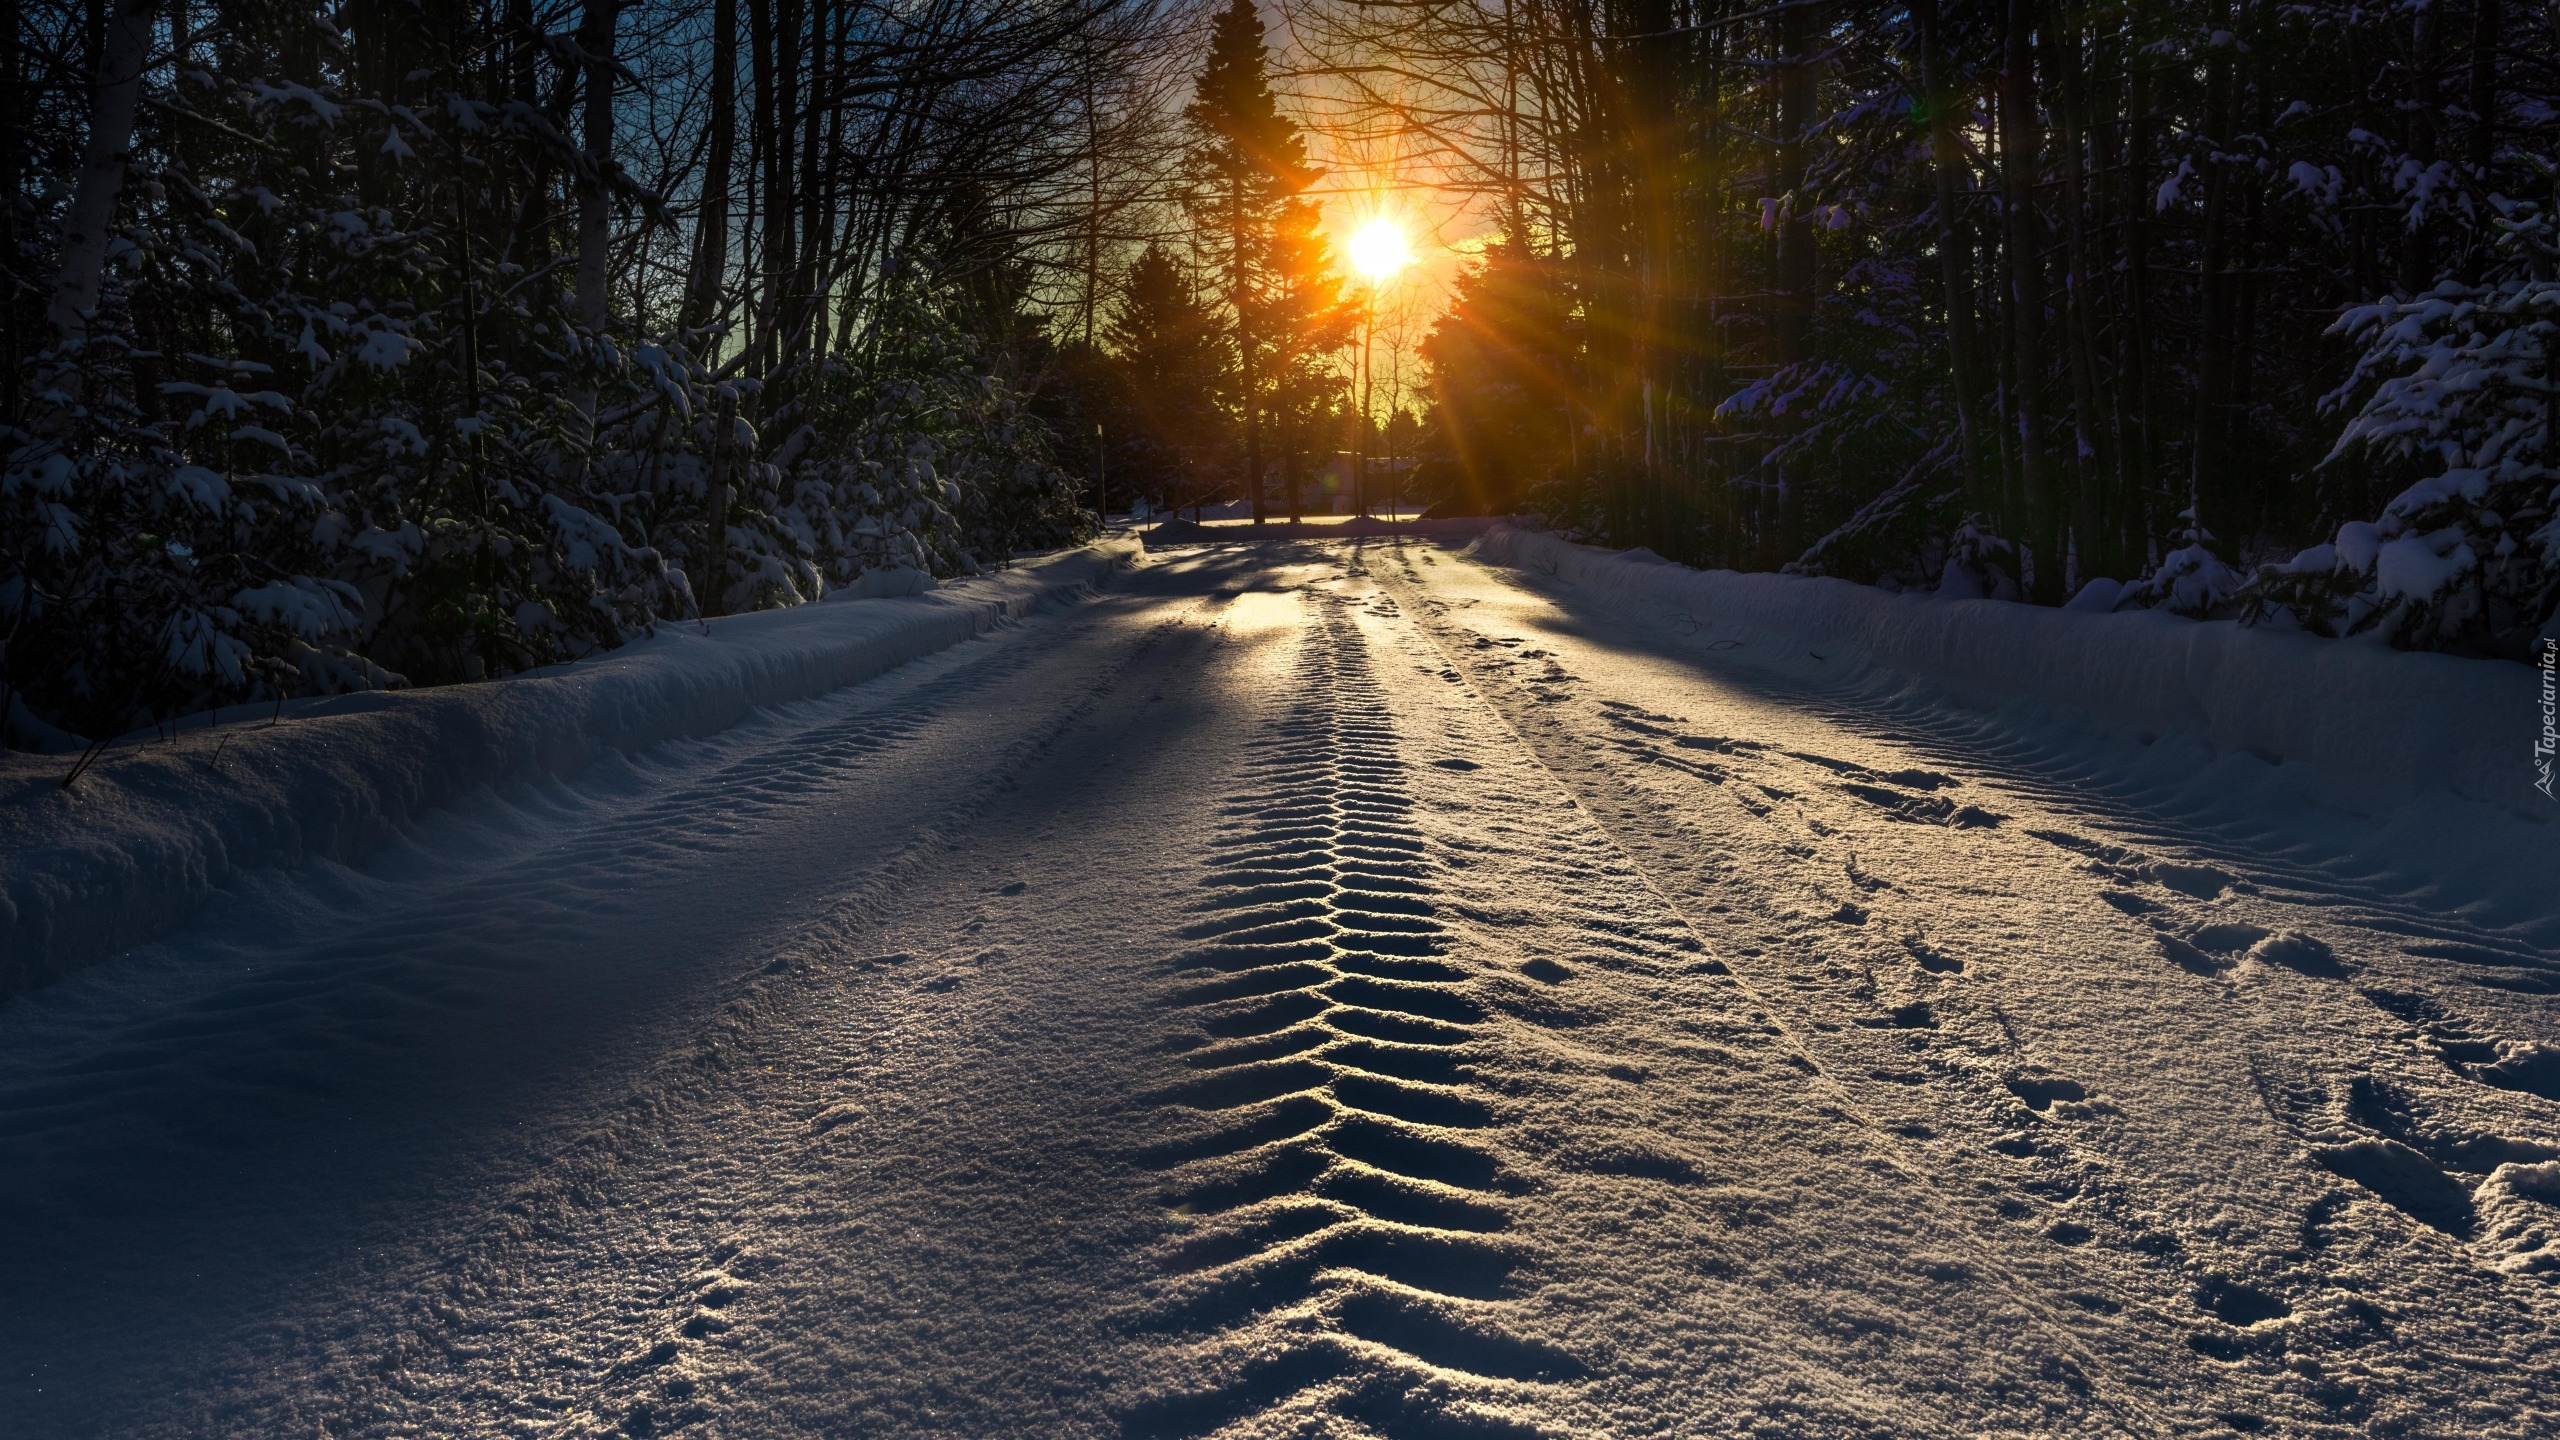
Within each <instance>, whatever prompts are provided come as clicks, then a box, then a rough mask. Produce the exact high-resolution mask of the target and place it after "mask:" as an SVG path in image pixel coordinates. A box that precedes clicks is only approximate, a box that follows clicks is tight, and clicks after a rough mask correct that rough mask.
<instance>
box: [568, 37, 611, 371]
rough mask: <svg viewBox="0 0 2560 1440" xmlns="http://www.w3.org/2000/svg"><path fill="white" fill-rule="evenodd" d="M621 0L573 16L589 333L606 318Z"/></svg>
mask: <svg viewBox="0 0 2560 1440" xmlns="http://www.w3.org/2000/svg"><path fill="white" fill-rule="evenodd" d="M621 18H622V0H587V8H586V12H585V14H584V15H583V16H582V17H581V18H580V19H579V22H578V48H579V49H580V50H581V51H584V52H585V54H586V85H587V92H586V107H585V110H586V116H585V118H586V174H585V175H584V176H583V177H582V178H581V180H580V182H579V186H578V323H579V324H580V325H583V326H585V327H586V328H587V330H588V332H589V333H591V334H592V333H595V332H598V331H601V330H602V329H603V328H604V322H605V281H606V278H607V265H606V262H607V261H608V260H609V259H610V258H611V257H610V255H609V253H608V247H609V246H610V245H611V243H612V240H613V195H612V188H611V185H610V179H611V176H612V172H613V80H614V74H613V32H614V27H615V26H616V24H618V23H619V22H620V20H621Z"/></svg>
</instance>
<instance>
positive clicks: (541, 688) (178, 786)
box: [0, 540, 1138, 999]
mask: <svg viewBox="0 0 2560 1440" xmlns="http://www.w3.org/2000/svg"><path fill="white" fill-rule="evenodd" d="M1137 552H1138V547H1137V545H1136V543H1135V542H1133V541H1126V540H1114V541H1107V542H1104V543H1102V544H1098V545H1092V546H1087V547H1085V548H1083V549H1079V550H1072V551H1067V552H1064V553H1061V554H1058V555H1053V556H1049V557H1046V558H1044V559H1040V560H1035V561H1030V562H1027V563H1024V564H1021V565H1018V566H1016V567H1014V568H1013V569H1011V570H1008V571H1004V572H1002V573H998V574H992V575H986V576H981V577H979V578H977V579H973V580H967V581H962V582H959V583H957V584H954V585H952V586H950V587H948V588H945V589H940V590H934V591H931V592H928V593H916V590H917V586H916V585H915V584H910V583H897V584H882V585H878V586H874V587H869V589H870V590H871V591H872V592H873V593H875V594H878V595H879V596H880V597H881V598H848V599H840V600H830V601H824V602H820V603H817V604H810V605H798V606H792V607H790V608H787V609H780V610H767V611H760V612H757V613H754V614H748V615H736V616H729V617H724V618H722V619H717V620H713V621H710V622H708V623H707V624H692V625H671V626H666V627H662V628H661V630H660V631H659V633H658V634H656V635H654V636H652V637H650V638H648V639H645V640H642V641H640V642H638V643H635V644H632V645H629V646H626V647H624V648H622V649H620V650H616V651H613V652H611V653H609V654H606V655H603V656H601V657H598V658H596V659H593V660H586V661H580V662H577V663H575V664H569V665H559V666H553V667H551V668H549V669H546V670H538V671H534V672H532V673H529V674H526V675H522V676H518V677H516V678H513V679H508V680H498V681H492V682H490V683H487V684H481V685H458V686H448V687H443V688H438V689H432V690H414V691H409V690H400V691H373V692H367V693H362V694H354V695H340V696H333V697H330V698H328V699H324V700H316V701H309V702H304V703H301V704H297V705H293V706H290V707H288V708H287V709H286V711H285V715H286V717H287V718H285V720H284V721H283V723H281V724H272V725H271V724H269V723H267V722H266V721H265V719H264V718H263V717H261V718H260V719H259V720H257V721H255V722H251V723H246V724H242V725H239V726H236V727H214V728H210V729H206V730H200V731H196V732H194V733H192V734H189V735H186V736H185V737H184V738H182V739H180V740H179V741H177V742H175V743H171V744H162V745H154V746H150V747H148V748H144V749H139V750H133V751H121V752H111V753H110V754H109V756H108V758H107V760H106V762H105V763H103V764H101V765H99V766H97V767H96V768H95V769H93V770H91V771H90V772H89V773H88V774H87V775H85V776H83V777H82V778H81V780H80V783H79V785H78V786H77V787H76V788H74V789H71V790H67V791H66V790H64V789H62V788H61V784H60V781H61V776H62V772H63V769H64V767H65V765H66V763H67V762H66V761H65V760H64V759H63V758H62V757H58V756H56V757H36V756H24V755H19V756H10V757H7V759H6V760H5V761H0V999H5V998H6V997H8V996H10V995H15V994H19V993H22V992H24V991H27V990H30V989H33V988H35V987H36V986H39V985H42V984H44V983H46V982H47V981H50V980H52V979H55V978H57V977H59V976H61V975H63V974H65V973H67V972H69V971H71V970H75V969H77V968H79V967H81V966H83V965H87V964H89V963H92V962H94V961H96V960H99V959H102V958H104V957H106V956H108V955H111V954H114V953H115V952H116V951H118V950H121V949H124V948H125V947H127V946H131V945H135V944H138V943H140V942H142V941H145V940H149V939H151V938H153V937H155V936H158V935H161V934H165V933H166V932H168V931H169V930H171V929H173V928H175V927H176V926H177V925H179V924H180V923H182V922H183V921H185V920H186V918H187V917H188V916H190V915H192V914H193V913H194V912H195V910H196V908H197V907H198V906H199V905H201V904H203V902H204V901H205V899H206V897H207V896H209V895H210V894H211V893H212V892H213V891H214V890H215V889H217V888H218V887H220V886H222V885H223V884H225V883H226V882H227V881H229V880H230V879H231V878H232V877H233V876H235V875H237V874H240V873H241V872H243V871H246V870H251V869H256V868H259V867H266V866H291V865H298V864H301V863H303V862H304V861H308V860H336V861H343V862H352V861H356V860H360V859H362V858H363V857H364V856H365V855H366V854H368V853H370V852H371V851H373V850H374V849H375V848H377V847H378V846H380V845H381V844H382V843H384V842H385V841H386V840H389V839H390V838H391V837H393V836H394V835H396V834H397V833H398V832H399V831H400V830H401V829H402V828H403V827H404V826H407V825H409V824H410V823H412V822H413V821H415V820H416V819H418V818H419V817H420V816H422V815H424V814H426V813H427V812H429V811H431V810H435V809H437V808H439V807H441V806H446V805H450V804H452V803H453V802H455V801H456V800H458V799H460V798H462V797H463V796H465V795H467V794H469V793H470V792H471V791H473V790H475V789H477V788H479V787H481V786H484V785H490V784H493V783H498V782H501V781H504V780H506V779H507V778H509V777H511V776H526V775H552V776H564V775H570V774H574V773H576V772H577V771H579V770H582V769H584V768H585V767H586V766H588V765H589V764H591V763H593V762H594V761H596V760H597V759H600V758H602V757H603V756H605V755H607V754H610V753H613V752H617V751H619V752H630V751H636V750H640V749H643V748H646V747H648V746H650V745H654V744H658V743H660V742H663V741H668V740H675V739H682V738H687V737H693V736H700V735H707V734H711V733H713V732H716V731H718V730H721V729H723V728H725V727H727V726H729V725H732V724H735V723H736V722H737V721H738V720H739V719H740V718H742V717H743V716H745V715H746V714H747V713H748V712H749V711H750V710H753V709H756V708H758V707H762V706H768V705H778V704H785V703H788V702H790V701H794V700H803V699H807V698H810V697H812V696H815V695H820V694H824V693H826V692H827V691H830V690H834V689H837V688H839V687H841V686H845V685H851V684H855V683H857V682H859V681H862V680H866V679H869V678H870V677H872V676H874V675H877V674H880V673H881V672H883V671H886V670H889V669H892V668H894V667H896V666H899V665H902V664H905V663H906V662H908V661H910V660H914V659H917V658H919V657H922V656H924V655H928V654H931V653H933V652H934V651H937V650H941V649H944V648H946V647H948V646H951V645H955V644H958V643H959V642H961V641H963V640H966V639H969V638H970V637H971V636H974V635H977V634H979V633H981V632H983V631H985V630H988V629H990V628H992V627H994V626H996V625H998V624H1000V623H1002V622H1003V621H1005V620H1007V619H1011V618H1016V617H1019V616H1022V615H1025V614H1027V613H1029V612H1030V611H1032V610H1033V609H1035V608H1037V607H1038V606H1040V605H1041V604H1043V603H1045V602H1050V601H1054V600H1059V599H1064V598H1068V597H1071V596H1073V595H1076V594H1080V593H1084V592H1086V591H1088V590H1089V589H1090V588H1092V587H1095V586H1099V585H1101V584H1103V583H1105V582H1107V581H1108V579H1109V578H1110V576H1111V575H1112V573H1113V572H1114V571H1116V570H1118V569H1119V568H1121V567H1123V566H1125V565H1127V564H1129V563H1130V562H1131V561H1132V560H1133V559H1134V558H1135V556H1136V554H1137ZM890 578H892V579H909V580H912V579H920V577H912V576H901V577H890ZM926 583H929V582H926ZM861 588H863V587H857V590H860V589H861Z"/></svg>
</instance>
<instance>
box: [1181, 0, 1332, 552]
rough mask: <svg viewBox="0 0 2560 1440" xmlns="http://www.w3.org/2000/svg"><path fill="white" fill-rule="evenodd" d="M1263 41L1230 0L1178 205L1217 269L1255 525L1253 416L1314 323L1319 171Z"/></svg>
mask: <svg viewBox="0 0 2560 1440" xmlns="http://www.w3.org/2000/svg"><path fill="white" fill-rule="evenodd" d="M1262 41H1263V30H1262V16H1261V14H1260V13H1259V12H1258V11H1257V10H1256V9H1255V8H1254V0H1230V3H1229V4H1228V6H1227V8H1226V9H1224V10H1222V11H1220V12H1219V13H1218V17H1217V21H1216V24H1215V26H1214V28H1213V30H1212V32H1211V36H1210V42H1209V63H1208V65H1207V67H1206V68H1205V69H1203V70H1202V71H1201V72H1200V80H1199V84H1198V86H1197V87H1196V89H1195V91H1194V99H1193V100H1192V103H1191V105H1190V107H1189V108H1188V109H1186V110H1185V111H1184V112H1183V115H1184V118H1185V119H1186V120H1187V121H1188V122H1189V124H1190V127H1191V132H1192V137H1193V143H1192V148H1191V154H1190V156H1189V160H1190V166H1189V168H1190V174H1191V190H1190V194H1189V196H1188V197H1187V201H1186V204H1187V207H1188V208H1189V210H1190V212H1191V217H1192V220H1193V223H1194V224H1195V225H1196V226H1197V227H1198V229H1199V231H1200V234H1201V237H1202V239H1203V241H1204V242H1205V244H1206V247H1207V249H1208V250H1209V252H1210V254H1211V256H1212V257H1213V259H1214V262H1215V264H1216V267H1217V269H1218V271H1219V274H1220V279H1221V282H1222V284H1223V287H1224V290H1225V294H1224V295H1223V297H1222V298H1223V299H1224V301H1225V302H1226V306H1227V309H1228V321H1229V324H1230V325H1232V326H1233V327H1234V331H1233V333H1234V351H1235V357H1236V372H1237V376H1236V408H1237V411H1238V414H1239V418H1240V419H1241V421H1242V423H1243V427H1244V483H1245V493H1246V495H1247V496H1248V497H1250V499H1251V500H1252V502H1253V518H1254V521H1255V523H1257V524H1259V523H1260V522H1261V521H1262V519H1263V517H1264V513H1265V497H1264V494H1263V484H1262V441H1263V435H1262V428H1263V427H1262V421H1263V417H1264V414H1265V413H1266V411H1267V409H1268V408H1269V407H1268V398H1269V396H1270V394H1271V391H1272V386H1273V381H1274V377H1275V375H1277V374H1278V373H1280V372H1281V371H1283V370H1285V369H1286V368H1287V367H1289V366H1290V365H1291V364H1293V363H1294V362H1295V360H1296V359H1297V358H1298V357H1299V356H1301V355H1303V354H1305V353H1307V352H1308V351H1309V350H1311V349H1313V348H1315V347H1314V345H1313V344H1311V343H1310V342H1311V340H1312V339H1313V338H1314V337H1313V336H1312V334H1311V333H1310V330H1309V322H1310V321H1317V320H1320V317H1319V314H1318V312H1319V311H1321V310H1322V308H1323V307H1322V306H1321V305H1310V304H1308V303H1306V297H1305V296H1303V295H1301V294H1299V293H1298V292H1299V291H1300V290H1302V289H1303V287H1304V285H1305V283H1306V279H1307V277H1306V274H1305V273H1304V272H1305V270H1306V267H1308V266H1310V265H1315V266H1320V265H1321V264H1322V259H1323V257H1322V250H1321V245H1320V243H1319V244H1318V245H1317V246H1315V247H1314V248H1313V249H1312V251H1311V249H1310V247H1309V246H1308V245H1307V244H1306V241H1307V240H1308V239H1309V238H1310V237H1311V236H1313V234H1314V228H1315V211H1316V207H1315V205H1314V203H1313V202H1312V201H1309V200H1307V199H1305V198H1304V197H1305V195H1306V192H1307V190H1308V189H1309V187H1311V186H1313V185H1314V184H1315V182H1316V180H1317V179H1318V178H1319V177H1321V175H1322V174H1323V172H1322V171H1320V170H1318V169H1316V168H1315V167H1313V166H1311V165H1309V164H1308V163H1307V147H1306V139H1305V137H1304V136H1303V135H1301V134H1300V133H1299V130H1298V126H1297V124H1296V123H1295V122H1294V121H1292V120H1290V119H1289V118H1288V117H1287V116H1285V115H1282V114H1281V113H1280V107H1279V102H1278V101H1277V100H1276V99H1275V98H1274V97H1273V96H1272V93H1271V80H1270V72H1269V56H1268V53H1267V52H1266V50H1265V49H1264V46H1263V43H1262ZM1317 238H1318V239H1319V240H1320V237H1317ZM1293 296H1295V297H1296V298H1293ZM1335 304H1336V306H1337V308H1338V305H1339V298H1338V296H1337V297H1336V301H1335Z"/></svg>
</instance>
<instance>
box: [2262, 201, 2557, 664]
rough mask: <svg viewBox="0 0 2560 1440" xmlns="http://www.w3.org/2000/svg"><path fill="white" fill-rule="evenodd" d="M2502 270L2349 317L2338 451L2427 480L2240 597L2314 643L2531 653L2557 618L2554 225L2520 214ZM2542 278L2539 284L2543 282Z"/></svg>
mask: <svg viewBox="0 0 2560 1440" xmlns="http://www.w3.org/2000/svg"><path fill="white" fill-rule="evenodd" d="M2502 228H2503V229H2504V231H2505V234H2504V236H2503V241H2502V250H2501V253H2502V255H2503V257H2504V261H2505V266H2506V269H2507V272H2508V273H2505V274H2503V275H2499V276H2496V277H2493V278H2491V279H2489V280H2486V281H2484V282H2482V283H2480V284H2477V285H2469V284H2462V283H2459V282H2455V281H2446V282H2445V283H2443V284H2440V285H2438V286H2437V287H2436V288H2434V289H2433V290H2430V291H2428V292H2427V293H2426V294H2424V295H2421V296H2419V297H2417V298H2416V299H2413V300H2405V301H2382V302H2378V303H2375V304H2371V305H2360V306H2356V307H2353V308H2351V309H2349V310H2348V311H2347V312H2346V314H2345V315H2344V316H2342V317H2341V318H2340V319H2339V321H2338V323H2337V326H2336V330H2337V333H2340V334H2343V335H2347V336H2350V337H2352V338H2354V339H2355V340H2357V341H2358V342H2359V343H2361V344H2362V345H2363V346H2364V355H2363V358H2362V359H2361V360H2360V361H2359V362H2358V364H2357V367H2356V371H2355V374H2354V375H2353V377H2351V378H2350V380H2349V381H2348V383H2347V384H2346V385H2344V386H2342V387H2341V388H2340V389H2339V390H2338V392H2337V393H2336V394H2335V395H2333V396H2332V397H2331V398H2332V403H2333V404H2334V405H2336V406H2338V407H2340V408H2343V407H2344V406H2345V405H2347V404H2348V403H2350V402H2352V401H2353V400H2354V398H2355V397H2356V396H2357V395H2359V394H2361V395H2363V397H2364V398H2363V401H2362V403H2361V405H2359V406H2358V407H2357V408H2356V410H2355V413H2354V415H2353V417H2352V418H2351V419H2349V420H2348V422H2347V425H2346V428H2345V429H2344V431H2343V432H2342V433H2341V434H2340V435H2339V437H2338V442H2337V446H2336V448H2335V449H2334V450H2333V451H2332V452H2331V457H2330V458H2331V460H2332V461H2333V462H2343V461H2351V460H2361V461H2364V462H2367V463H2374V464H2379V465H2383V466H2386V467H2390V468H2391V469H2395V470H2397V471H2399V472H2400V473H2401V474H2404V475H2406V474H2411V473H2414V474H2416V475H2417V477H2418V478H2417V479H2416V480H2415V482H2414V483H2412V484H2409V485H2408V486H2407V488H2405V489H2403V490H2402V491H2401V492H2400V493H2399V494H2398V495H2397V496H2396V497H2394V498H2393V499H2392V501H2391V503H2390V504H2388V505H2386V506H2384V507H2383V511H2382V514H2381V516H2380V518H2379V519H2377V520H2374V521H2370V522H2368V521H2360V520H2359V521H2349V522H2347V523H2346V524H2343V525H2341V526H2340V527H2339V528H2338V531H2337V533H2336V535H2335V537H2334V538H2332V539H2331V540H2330V541H2329V542H2328V543H2327V544H2323V545H2315V546H2313V547H2311V548H2310V549H2308V550H2305V551H2303V552H2301V553H2300V554H2298V555H2296V556H2294V557H2293V558H2292V559H2291V560H2289V561H2287V562H2284V563H2282V564H2277V565H2270V566H2266V567H2264V568H2262V569H2261V570H2260V571H2259V573H2258V575H2257V576H2256V577H2255V578H2254V579H2253V580H2252V581H2251V582H2250V584H2249V586H2248V589H2247V592H2246V595H2245V597H2244V598H2245V600H2246V602H2247V603H2248V604H2249V606H2250V607H2251V609H2252V611H2253V613H2255V614H2258V615H2261V616H2268V615H2279V614H2280V615H2283V616H2285V617H2288V618H2289V619H2291V620H2293V621H2296V622H2298V623H2300V624H2302V625H2303V626H2305V627H2306V628H2309V629H2311V630H2314V631H2317V632H2319V633H2322V634H2356V633H2360V632H2375V633H2379V634H2381V635H2383V636H2384V637H2386V638H2388V639H2389V640H2390V641H2392V643H2394V644H2398V645H2404V646H2412V647H2419V648H2426V649H2447V650H2466V651H2472V652H2476V653H2484V654H2501V655H2510V656H2518V657H2521V656H2522V655H2523V654H2524V653H2525V652H2526V651H2527V650H2528V649H2529V648H2530V647H2531V644H2532V642H2533V640H2534V638H2535V637H2536V636H2537V635H2544V634H2549V633H2552V626H2553V616H2554V611H2555V608H2560V518H2556V517H2560V473H2555V470H2554V463H2553V462H2554V456H2553V450H2552V435H2553V430H2554V427H2555V422H2556V421H2560V281H2554V280H2552V279H2550V278H2548V277H2549V276H2550V275H2551V273H2552V251H2553V244H2552V241H2553V238H2554V237H2553V230H2552V218H2551V217H2550V216H2549V215H2548V214H2547V213H2545V212H2543V211H2541V210H2539V209H2538V208H2536V207H2534V206H2532V205H2529V204H2510V205H2509V206H2508V210H2507V214H2506V216H2505V217H2504V220H2503V223H2502ZM2536 272H2539V274H2540V276H2541V277H2542V278H2537V274H2536Z"/></svg>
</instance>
